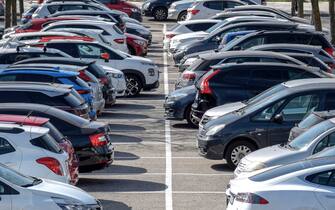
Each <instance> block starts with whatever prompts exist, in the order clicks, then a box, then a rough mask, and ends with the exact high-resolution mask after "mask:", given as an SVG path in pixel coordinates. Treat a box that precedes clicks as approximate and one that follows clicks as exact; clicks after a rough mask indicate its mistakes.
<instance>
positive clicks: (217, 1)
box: [186, 0, 247, 20]
mask: <svg viewBox="0 0 335 210" xmlns="http://www.w3.org/2000/svg"><path fill="white" fill-rule="evenodd" d="M242 5H247V3H246V2H245V1H239V0H199V1H196V2H194V3H193V5H192V6H191V7H190V8H188V9H187V16H186V20H198V19H207V18H210V17H212V16H213V15H215V14H216V13H219V12H222V11H223V10H225V9H227V8H234V7H236V6H242Z"/></svg>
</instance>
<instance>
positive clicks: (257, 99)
mask: <svg viewBox="0 0 335 210" xmlns="http://www.w3.org/2000/svg"><path fill="white" fill-rule="evenodd" d="M286 88H287V87H286V86H285V85H283V84H279V85H276V86H273V87H271V88H269V89H267V90H265V91H263V92H261V93H260V94H258V95H256V96H254V97H252V98H250V99H248V100H245V101H243V103H244V104H247V105H251V104H255V103H257V102H260V101H262V100H263V99H264V98H267V97H270V96H272V95H274V94H275V93H278V92H280V91H282V90H285V89H286Z"/></svg>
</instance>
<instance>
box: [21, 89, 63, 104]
mask: <svg viewBox="0 0 335 210" xmlns="http://www.w3.org/2000/svg"><path fill="white" fill-rule="evenodd" d="M26 94H27V95H29V97H30V98H31V102H32V103H37V104H45V105H49V106H68V103H67V102H66V100H64V96H63V95H61V96H56V97H49V96H48V95H45V94H43V93H39V92H26Z"/></svg>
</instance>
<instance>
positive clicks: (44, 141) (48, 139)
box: [30, 134, 62, 153]
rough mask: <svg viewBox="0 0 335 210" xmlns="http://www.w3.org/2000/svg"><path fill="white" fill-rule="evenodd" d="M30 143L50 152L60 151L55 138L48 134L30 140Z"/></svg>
mask: <svg viewBox="0 0 335 210" xmlns="http://www.w3.org/2000/svg"><path fill="white" fill-rule="evenodd" d="M30 143H31V144H32V145H34V146H36V147H40V148H43V149H45V150H48V151H50V152H54V153H61V152H62V149H61V148H60V147H59V145H58V144H57V142H56V140H55V139H54V138H53V137H52V136H51V135H49V134H45V135H43V136H40V137H38V138H35V139H32V140H30Z"/></svg>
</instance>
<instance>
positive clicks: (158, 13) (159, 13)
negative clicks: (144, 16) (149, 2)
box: [153, 7, 168, 21]
mask: <svg viewBox="0 0 335 210" xmlns="http://www.w3.org/2000/svg"><path fill="white" fill-rule="evenodd" d="M153 16H154V18H155V20H160V21H161V20H166V18H167V16H168V11H167V9H165V8H163V7H159V8H157V9H155V11H154V15H153Z"/></svg>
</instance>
